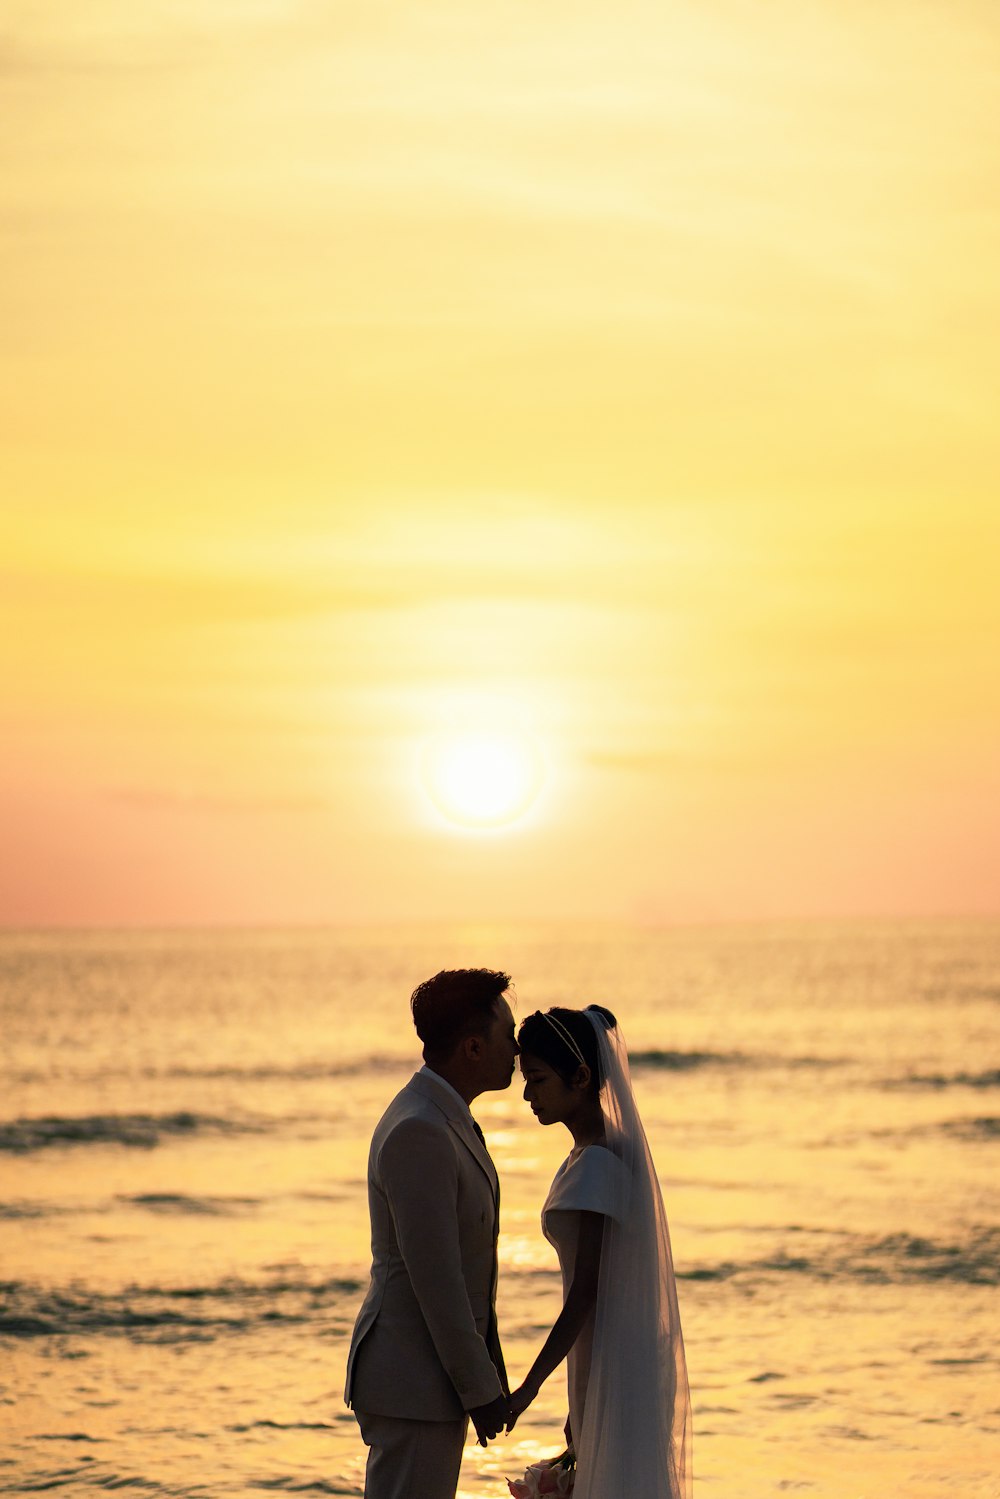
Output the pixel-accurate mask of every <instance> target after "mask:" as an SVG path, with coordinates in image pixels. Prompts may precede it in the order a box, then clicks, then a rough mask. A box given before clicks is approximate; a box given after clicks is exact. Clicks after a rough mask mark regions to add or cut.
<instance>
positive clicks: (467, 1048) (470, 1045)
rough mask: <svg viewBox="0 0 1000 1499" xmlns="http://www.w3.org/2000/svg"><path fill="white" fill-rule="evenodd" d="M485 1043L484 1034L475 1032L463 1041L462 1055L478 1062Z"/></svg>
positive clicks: (468, 1059)
mask: <svg viewBox="0 0 1000 1499" xmlns="http://www.w3.org/2000/svg"><path fill="white" fill-rule="evenodd" d="M485 1044H486V1042H485V1038H484V1037H483V1036H477V1035H475V1034H474V1033H473V1034H472V1035H471V1036H466V1037H464V1039H463V1041H462V1055H463V1056H464V1057H465V1059H466V1061H469V1062H477V1061H478V1060H479V1058H480V1057H481V1056H482V1054H483V1047H484V1046H485Z"/></svg>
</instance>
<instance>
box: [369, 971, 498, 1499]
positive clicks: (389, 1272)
mask: <svg viewBox="0 0 1000 1499" xmlns="http://www.w3.org/2000/svg"><path fill="white" fill-rule="evenodd" d="M509 983H510V977H509V975H508V974H506V973H494V972H493V971H492V970H490V969H487V968H464V969H454V970H445V971H444V972H442V973H438V974H435V976H434V978H432V979H427V980H426V982H425V983H423V984H420V985H418V987H417V988H416V989H415V990H414V991H413V996H412V999H411V1001H410V1005H411V1008H412V1011H413V1022H414V1025H415V1026H416V1028H417V1035H418V1036H419V1037H420V1040H421V1041H422V1042H423V1047H424V1060H425V1063H426V1065H425V1066H424V1067H422V1068H421V1069H420V1071H419V1072H417V1073H415V1074H414V1076H413V1077H412V1078H411V1079H410V1081H409V1082H408V1083H407V1085H406V1087H405V1088H404V1089H403V1090H402V1092H400V1093H398V1094H397V1095H396V1097H395V1098H394V1099H393V1101H392V1103H391V1104H390V1105H389V1107H388V1108H387V1109H386V1111H385V1113H384V1114H383V1116H382V1118H381V1119H380V1121H379V1123H378V1125H377V1127H376V1129H375V1134H374V1136H373V1137H372V1145H371V1153H370V1155H369V1159H368V1208H369V1212H370V1214H371V1226H372V1269H371V1283H370V1285H369V1287H368V1294H367V1295H366V1297H365V1299H364V1303H363V1305H362V1307H361V1311H360V1312H359V1313H358V1320H357V1322H356V1324H355V1327H354V1337H353V1338H352V1340H351V1351H350V1353H349V1355H348V1360H347V1389H346V1392H345V1399H346V1401H347V1404H348V1405H350V1406H353V1408H354V1414H355V1415H356V1417H357V1419H358V1424H359V1425H360V1427H361V1436H362V1438H363V1440H364V1442H365V1445H366V1446H367V1447H368V1466H367V1470H366V1474H365V1499H454V1495H455V1489H456V1487H457V1485H458V1474H459V1468H460V1467H461V1462H462V1448H463V1446H464V1444H465V1436H466V1432H467V1431H468V1425H469V1419H470V1417H471V1419H472V1422H473V1425H474V1426H475V1428H476V1433H477V1435H478V1437H479V1441H480V1443H481V1444H482V1445H483V1446H484V1447H485V1445H486V1443H487V1441H488V1440H490V1439H492V1438H493V1437H495V1436H496V1435H497V1433H498V1432H499V1431H501V1430H502V1429H503V1427H504V1425H505V1424H506V1421H507V1415H508V1395H509V1390H508V1385H507V1375H506V1372H505V1370H504V1364H503V1356H502V1354H501V1352H500V1340H499V1338H498V1336H497V1325H496V1284H497V1232H498V1218H497V1210H498V1206H499V1200H500V1190H499V1185H498V1182H497V1175H496V1171H495V1169H494V1166H493V1162H492V1160H491V1159H490V1156H489V1152H488V1151H487V1149H486V1145H485V1143H484V1141H483V1136H482V1131H481V1130H480V1128H479V1125H478V1124H477V1123H476V1121H475V1120H474V1119H473V1117H472V1114H471V1112H470V1111H469V1104H470V1103H471V1102H472V1100H473V1099H474V1098H476V1097H478V1095H479V1094H480V1093H485V1092H488V1091H490V1090H492V1089H497V1088H507V1087H509V1086H510V1081H511V1078H512V1077H513V1075H514V1058H515V1057H516V1056H517V1042H516V1040H515V1039H514V1017H513V1015H512V1014H511V1010H510V1005H509V1004H508V1002H507V998H506V990H507V987H508V985H509Z"/></svg>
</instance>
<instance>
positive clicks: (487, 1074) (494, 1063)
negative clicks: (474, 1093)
mask: <svg viewBox="0 0 1000 1499" xmlns="http://www.w3.org/2000/svg"><path fill="white" fill-rule="evenodd" d="M484 1040H485V1043H486V1046H485V1054H484V1057H483V1061H484V1063H485V1065H484V1067H483V1078H484V1082H483V1091H484V1092H487V1091H490V1090H492V1089H496V1088H509V1087H510V1082H511V1078H512V1077H513V1076H514V1060H515V1058H516V1056H517V1040H516V1039H515V1036H514V1016H513V1014H512V1013H511V1008H510V1005H509V1004H508V1003H507V1000H506V999H505V997H504V996H503V995H502V994H501V996H500V998H499V999H498V1000H497V1002H496V1005H495V1007H494V1011H493V1019H492V1021H491V1022H490V1028H489V1030H488V1031H487V1033H486V1035H485V1037H484ZM486 1078H489V1081H488V1082H487V1081H485V1079H486Z"/></svg>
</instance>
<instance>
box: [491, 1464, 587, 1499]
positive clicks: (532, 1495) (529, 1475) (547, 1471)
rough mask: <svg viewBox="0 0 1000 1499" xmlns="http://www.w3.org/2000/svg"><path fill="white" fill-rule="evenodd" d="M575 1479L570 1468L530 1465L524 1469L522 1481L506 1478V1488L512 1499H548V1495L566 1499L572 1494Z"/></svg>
mask: <svg viewBox="0 0 1000 1499" xmlns="http://www.w3.org/2000/svg"><path fill="white" fill-rule="evenodd" d="M575 1477H576V1473H575V1470H574V1469H573V1468H572V1467H563V1466H562V1465H561V1464H559V1463H532V1464H531V1466H530V1467H529V1468H526V1469H525V1471H524V1478H523V1479H518V1478H508V1480H507V1487H508V1488H509V1489H510V1491H511V1493H512V1494H513V1496H514V1499H548V1496H549V1495H555V1496H557V1499H566V1496H567V1495H569V1494H572V1492H573V1480H574V1478H575Z"/></svg>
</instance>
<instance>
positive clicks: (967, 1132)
mask: <svg viewBox="0 0 1000 1499" xmlns="http://www.w3.org/2000/svg"><path fill="white" fill-rule="evenodd" d="M932 1129H935V1130H936V1131H937V1132H938V1133H939V1134H943V1135H950V1136H951V1137H952V1138H953V1139H955V1140H969V1141H971V1142H977V1141H980V1140H1000V1119H998V1118H997V1117H996V1115H987V1116H986V1117H984V1118H979V1119H945V1120H943V1121H942V1122H941V1123H940V1124H938V1125H933V1126H932Z"/></svg>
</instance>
